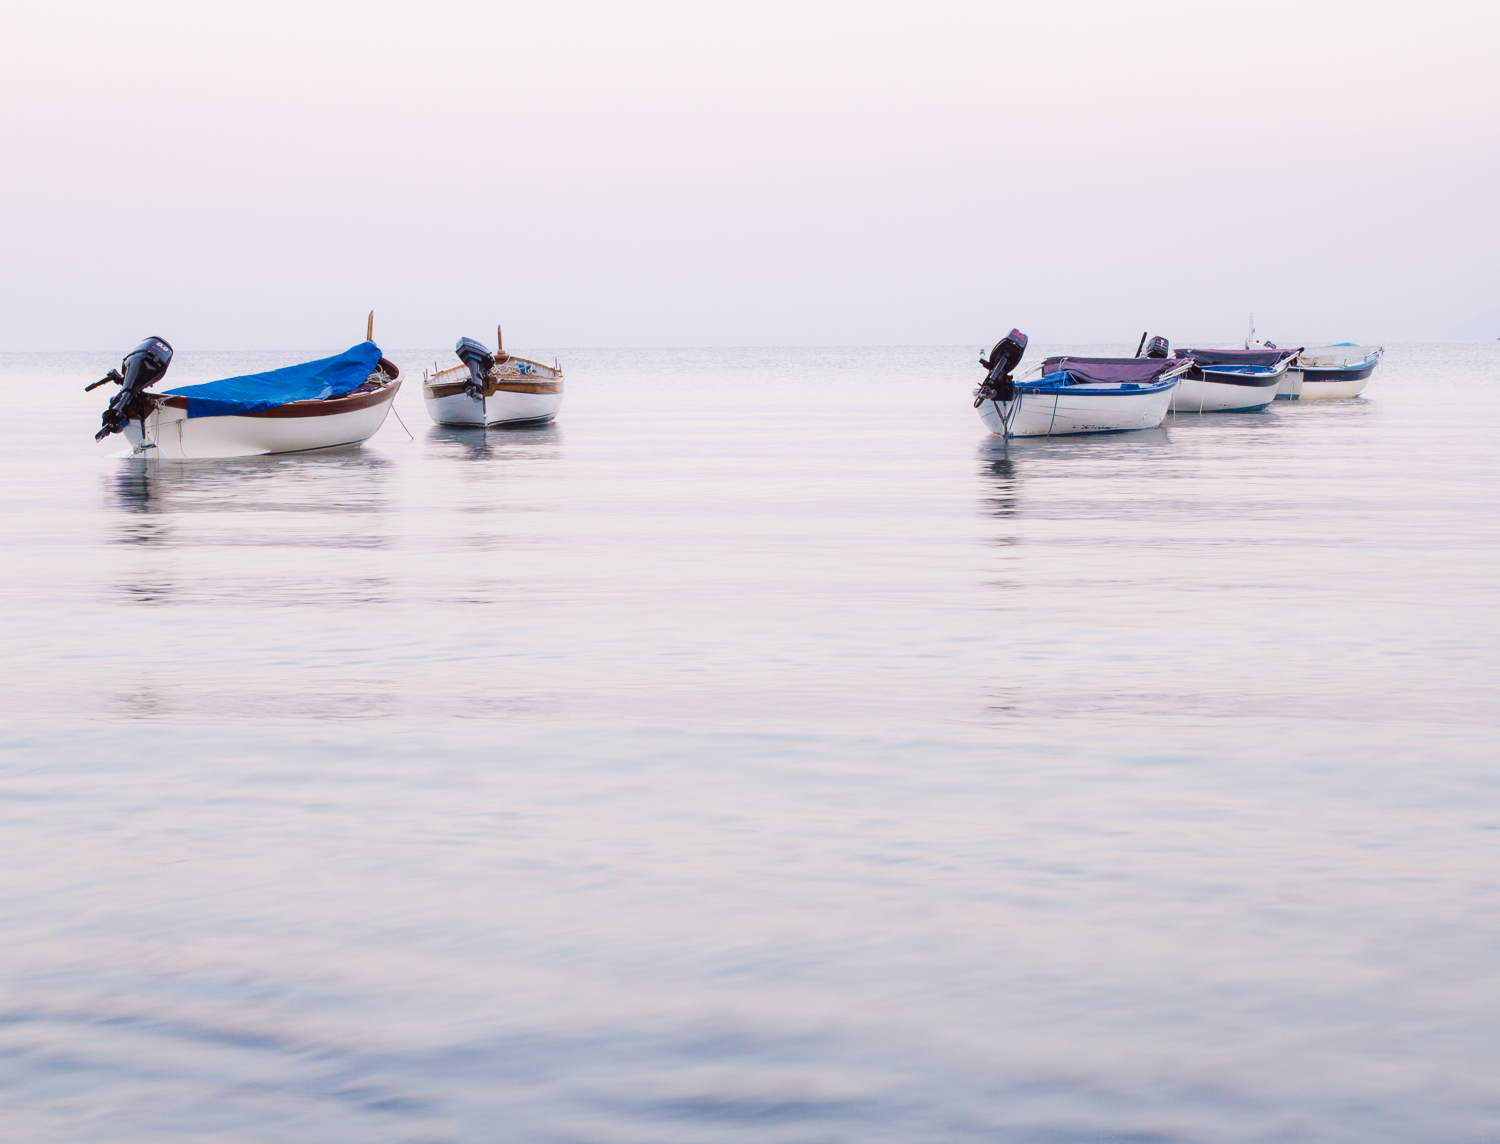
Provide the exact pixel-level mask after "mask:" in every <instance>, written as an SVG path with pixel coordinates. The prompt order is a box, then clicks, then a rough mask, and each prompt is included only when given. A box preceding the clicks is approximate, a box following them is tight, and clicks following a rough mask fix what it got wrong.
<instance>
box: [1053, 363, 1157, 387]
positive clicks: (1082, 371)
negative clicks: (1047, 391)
mask: <svg viewBox="0 0 1500 1144" xmlns="http://www.w3.org/2000/svg"><path fill="white" fill-rule="evenodd" d="M1181 368H1182V363H1181V362H1180V361H1173V360H1172V359H1171V358H1144V357H1143V358H1075V357H1050V358H1048V359H1047V360H1046V361H1045V362H1044V363H1042V373H1044V374H1052V373H1058V372H1060V371H1063V370H1066V371H1067V372H1068V373H1070V374H1072V375H1073V381H1074V382H1075V383H1077V384H1078V385H1088V384H1090V383H1093V384H1094V385H1115V384H1117V383H1119V382H1122V381H1133V382H1136V383H1137V384H1141V385H1150V384H1152V383H1153V382H1157V381H1160V380H1161V375H1162V374H1164V373H1170V372H1171V371H1172V370H1174V369H1181Z"/></svg>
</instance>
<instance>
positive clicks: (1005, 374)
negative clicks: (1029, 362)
mask: <svg viewBox="0 0 1500 1144" xmlns="http://www.w3.org/2000/svg"><path fill="white" fill-rule="evenodd" d="M1025 352H1026V335H1025V334H1023V333H1021V331H1020V330H1012V331H1011V332H1010V333H1009V334H1008V335H1007V336H1006V337H1004V338H1002V339H1001V340H1000V341H999V342H997V343H996V344H995V348H994V349H993V350H991V351H990V356H989V358H988V359H985V358H980V359H979V364H980V365H982V366H984V367H985V368H986V369H987V370H989V373H988V375H987V376H986V377H985V379H984V381H983V382H982V383H981V384H980V386H979V388H978V389H976V390H975V391H974V407H975V408H976V409H978V410H979V416H980V419H981V420H982V421H983V422H984V425H985V428H987V429H988V430H989V431H990V432H991V433H994V434H996V435H997V436H1001V437H1006V438H1010V437H1058V436H1063V435H1069V434H1077V433H1119V432H1122V431H1125V430H1129V429H1155V428H1156V427H1157V426H1158V425H1160V424H1161V423H1162V419H1163V418H1164V417H1165V416H1166V414H1167V407H1168V406H1169V405H1170V404H1171V401H1172V391H1173V390H1174V389H1176V388H1177V379H1178V377H1179V375H1181V374H1183V373H1185V372H1186V371H1187V370H1189V369H1191V368H1192V362H1191V361H1176V360H1174V359H1171V358H1069V357H1051V358H1048V359H1047V360H1046V361H1045V362H1044V363H1043V364H1042V365H1041V366H1039V367H1037V369H1040V370H1041V376H1040V377H1037V378H1032V379H1031V380H1026V379H1025V378H1022V379H1019V380H1018V379H1017V378H1015V377H1014V376H1012V371H1013V370H1014V369H1015V367H1016V366H1017V365H1019V364H1020V361H1021V357H1022V355H1023V354H1024V353H1025Z"/></svg>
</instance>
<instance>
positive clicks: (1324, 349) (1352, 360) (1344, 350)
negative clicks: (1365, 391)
mask: <svg viewBox="0 0 1500 1144" xmlns="http://www.w3.org/2000/svg"><path fill="white" fill-rule="evenodd" d="M1384 352H1385V348H1384V347H1383V346H1309V347H1308V348H1307V349H1305V350H1303V351H1302V354H1301V356H1300V357H1299V358H1298V359H1297V360H1298V361H1299V362H1300V363H1301V364H1302V365H1304V366H1310V367H1311V368H1313V369H1339V368H1342V367H1344V366H1350V365H1359V364H1360V363H1361V362H1366V361H1369V360H1370V359H1371V358H1372V357H1378V356H1379V355H1381V354H1383V353H1384Z"/></svg>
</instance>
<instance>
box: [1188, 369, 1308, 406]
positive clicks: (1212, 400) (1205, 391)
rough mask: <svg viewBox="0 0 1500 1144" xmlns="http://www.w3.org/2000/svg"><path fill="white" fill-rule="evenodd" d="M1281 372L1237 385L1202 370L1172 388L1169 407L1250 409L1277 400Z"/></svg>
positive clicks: (1281, 378)
mask: <svg viewBox="0 0 1500 1144" xmlns="http://www.w3.org/2000/svg"><path fill="white" fill-rule="evenodd" d="M1284 379H1285V375H1284V374H1276V375H1267V376H1266V377H1264V378H1257V379H1256V380H1258V381H1260V380H1264V381H1265V382H1266V384H1264V385H1236V384H1234V383H1233V382H1228V381H1220V380H1217V379H1216V378H1215V377H1214V376H1213V374H1212V373H1211V372H1210V371H1208V370H1204V371H1203V376H1202V377H1199V378H1190V377H1182V378H1179V379H1178V381H1177V388H1176V389H1175V390H1173V392H1172V409H1173V410H1174V411H1176V412H1178V413H1253V412H1254V411H1256V410H1257V409H1264V408H1265V407H1266V406H1268V405H1270V404H1271V402H1273V401H1275V400H1276V394H1277V391H1278V390H1279V389H1280V387H1281V382H1282V381H1283V380H1284Z"/></svg>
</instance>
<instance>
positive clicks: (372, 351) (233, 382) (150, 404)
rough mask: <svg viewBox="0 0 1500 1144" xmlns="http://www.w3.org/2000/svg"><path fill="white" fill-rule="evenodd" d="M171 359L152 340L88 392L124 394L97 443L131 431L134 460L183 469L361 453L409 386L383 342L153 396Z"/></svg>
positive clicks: (162, 346) (110, 412) (168, 350)
mask: <svg viewBox="0 0 1500 1144" xmlns="http://www.w3.org/2000/svg"><path fill="white" fill-rule="evenodd" d="M371 321H372V327H373V315H372V320H371ZM371 332H372V333H373V328H372V329H371ZM171 360H172V347H171V346H170V345H168V344H167V343H166V342H165V341H163V340H162V339H161V338H148V339H146V341H144V342H142V343H141V344H140V345H139V346H137V347H136V348H135V349H134V350H132V351H131V352H130V353H129V354H127V355H126V357H125V360H124V361H123V362H122V363H121V369H120V370H111V371H110V372H109V374H107V375H106V376H105V377H104V378H102V379H101V380H99V381H97V382H95V383H94V385H91V386H89V387H88V388H89V389H93V388H94V386H97V385H103V384H105V383H106V382H110V381H113V382H115V383H116V384H117V385H119V386H120V387H121V389H120V392H119V393H117V394H116V395H115V397H114V399H113V400H112V401H111V402H110V404H109V407H108V408H107V409H106V410H105V411H104V417H103V425H102V427H101V428H100V430H99V432H98V433H97V434H96V435H95V436H96V439H97V440H103V439H104V438H105V437H107V436H109V435H110V434H111V433H123V434H124V436H125V439H126V440H127V441H129V442H130V444H131V446H132V452H133V453H135V454H148V455H151V456H157V457H165V458H168V459H171V460H174V461H185V460H193V459H197V458H208V457H253V456H259V455H263V454H266V453H305V452H310V451H312V450H315V449H333V448H338V447H339V446H342V445H357V444H360V443H361V442H363V441H367V440H369V439H370V438H371V437H372V436H374V435H375V433H376V431H377V430H379V428H380V427H381V425H383V424H384V423H385V418H386V415H387V414H388V413H389V412H390V410H391V402H392V400H393V399H394V398H395V396H396V393H397V391H398V390H400V388H401V382H400V380H399V379H400V376H401V371H400V370H399V369H397V368H396V366H395V365H394V364H393V363H392V362H389V361H387V360H386V359H385V358H384V357H383V356H381V353H380V347H379V346H377V345H376V344H375V343H374V341H365V342H361V343H360V344H359V345H357V346H351V347H350V348H349V349H347V350H345V351H344V352H343V353H341V354H338V355H336V356H334V357H330V358H322V359H320V360H318V361H311V362H303V363H302V364H300V365H294V366H287V367H286V368H284V369H273V370H268V371H266V372H265V373H256V374H248V375H245V376H243V377H229V378H224V379H223V380H220V381H210V382H205V383H203V384H201V385H184V386H178V387H177V388H176V389H168V390H163V391H161V392H159V393H157V392H151V391H150V389H149V387H150V386H152V385H154V384H155V383H156V382H158V381H159V380H161V378H162V377H163V376H165V374H166V372H167V367H168V365H169V364H170V363H171Z"/></svg>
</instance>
